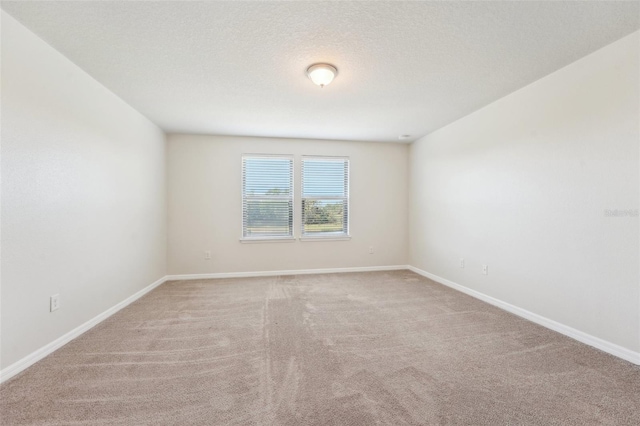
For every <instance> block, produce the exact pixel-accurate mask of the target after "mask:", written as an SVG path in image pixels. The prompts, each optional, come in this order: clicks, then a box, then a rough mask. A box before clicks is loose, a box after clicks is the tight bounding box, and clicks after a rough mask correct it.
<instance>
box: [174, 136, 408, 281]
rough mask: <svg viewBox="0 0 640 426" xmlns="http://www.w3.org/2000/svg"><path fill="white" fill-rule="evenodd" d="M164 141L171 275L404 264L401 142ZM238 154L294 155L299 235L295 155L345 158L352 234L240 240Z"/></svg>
mask: <svg viewBox="0 0 640 426" xmlns="http://www.w3.org/2000/svg"><path fill="white" fill-rule="evenodd" d="M168 144H169V147H168V154H167V155H168V179H169V185H168V186H169V273H170V274H197V273H218V272H247V271H273V270H291V269H316V268H340V267H359V266H386V265H406V263H407V258H408V253H407V252H408V237H407V230H408V225H407V203H408V199H407V193H408V189H407V186H408V182H407V178H408V172H407V166H408V153H409V149H408V146H407V145H402V144H387V143H370V142H369V143H366V142H335V141H316V140H300V139H273V138H253V137H230V136H195V135H169V136H168ZM244 153H254V154H255V153H260V154H293V155H294V156H295V162H294V167H295V169H294V182H295V184H294V185H295V199H296V200H297V202H296V209H295V232H296V234H297V236H299V230H300V226H299V224H300V206H299V204H300V196H299V195H300V157H301V155H334V156H343V155H344V156H349V157H350V159H351V163H350V178H351V180H350V184H351V199H350V208H349V212H350V215H351V217H350V232H351V236H352V239H351V240H350V241H322V242H316V241H314V242H308V241H305V242H302V241H299V240H296V241H295V242H292V243H288V242H287V243H285V242H271V243H253V244H242V243H240V241H239V238H240V236H241V226H242V222H241V219H242V207H241V172H242V167H241V156H242V154H244ZM369 246H374V247H375V253H374V254H369V253H368V248H369ZM204 250H211V252H212V260H210V261H207V260H205V259H204V256H203V252H204Z"/></svg>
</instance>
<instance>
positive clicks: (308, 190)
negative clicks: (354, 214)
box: [302, 157, 349, 236]
mask: <svg viewBox="0 0 640 426" xmlns="http://www.w3.org/2000/svg"><path fill="white" fill-rule="evenodd" d="M348 212H349V160H348V159H346V158H335V157H303V158H302V235H303V236H304V235H312V236H313V235H315V236H322V235H326V236H332V235H348V224H349V221H348Z"/></svg>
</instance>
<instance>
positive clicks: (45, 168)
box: [1, 12, 166, 368]
mask: <svg viewBox="0 0 640 426" xmlns="http://www.w3.org/2000/svg"><path fill="white" fill-rule="evenodd" d="M1 19H2V148H1V154H2V160H1V161H2V163H1V165H2V236H1V237H2V241H1V243H2V263H1V266H2V268H1V271H2V276H1V278H2V291H1V299H2V305H1V306H2V330H1V331H2V340H1V346H2V348H1V358H2V359H1V366H2V367H3V368H4V367H6V366H8V365H10V364H12V363H14V362H15V361H17V360H19V359H21V358H22V357H24V356H26V355H28V354H29V353H31V352H32V351H34V350H36V349H38V348H40V347H42V346H44V345H46V344H48V343H50V342H51V341H53V340H55V339H56V338H58V337H60V336H62V335H63V334H65V333H66V332H68V331H70V330H72V329H73V328H75V327H77V326H79V325H80V324H82V323H84V322H85V321H87V320H89V319H91V318H93V317H95V316H96V315H98V314H100V313H102V312H103V311H105V310H106V309H108V308H110V307H112V306H114V305H115V304H117V303H118V302H120V301H122V300H124V299H125V298H127V297H128V296H131V295H132V294H134V293H135V292H136V291H138V290H140V289H142V288H144V287H145V286H148V285H149V284H151V283H152V282H154V281H156V280H157V279H159V278H161V277H163V276H164V275H165V274H166V191H165V189H166V188H165V140H164V139H165V138H164V133H163V132H162V131H161V130H160V129H159V128H158V127H156V126H155V125H154V124H152V123H151V122H150V121H148V120H147V119H146V118H145V117H143V116H141V115H140V114H139V113H138V112H136V111H135V110H133V109H132V108H131V107H129V106H128V105H127V104H125V103H124V102H123V101H122V100H120V99H119V98H117V97H116V96H115V95H114V94H112V93H111V92H109V91H108V90H107V89H106V88H105V87H103V86H102V85H100V84H99V83H98V82H96V81H95V80H93V79H92V78H91V77H90V76H89V75H87V74H86V73H85V72H84V71H82V70H81V69H80V68H78V67H77V66H76V65H74V64H73V63H71V62H70V61H69V60H67V59H66V58H65V57H63V56H62V55H61V54H60V53H58V52H57V51H55V50H54V49H52V48H51V47H50V46H49V45H47V44H46V43H45V42H43V41H42V40H41V39H39V38H37V37H36V36H35V35H34V34H33V33H31V32H30V31H29V30H27V29H26V28H25V27H23V26H22V25H21V24H19V23H18V22H17V21H16V20H14V19H13V18H12V17H11V16H9V15H7V14H6V13H5V12H2V15H1ZM56 293H59V294H60V297H61V308H60V309H59V310H58V311H56V312H53V313H50V312H49V296H50V295H52V294H56Z"/></svg>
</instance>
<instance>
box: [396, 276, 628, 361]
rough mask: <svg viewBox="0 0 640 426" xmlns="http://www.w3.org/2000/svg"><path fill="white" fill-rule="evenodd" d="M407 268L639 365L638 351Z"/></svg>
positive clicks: (437, 277)
mask: <svg viewBox="0 0 640 426" xmlns="http://www.w3.org/2000/svg"><path fill="white" fill-rule="evenodd" d="M408 269H409V270H411V271H413V272H415V273H416V274H419V275H422V276H423V277H426V278H429V279H431V280H433V281H435V282H437V283H440V284H443V285H446V286H447V287H451V288H453V289H454V290H458V291H460V292H462V293H465V294H468V295H469V296H472V297H475V298H476V299H479V300H482V301H483V302H486V303H489V304H491V305H493V306H497V307H498V308H500V309H504V310H505V311H507V312H511V313H512V314H515V315H518V316H519V317H522V318H524V319H527V320H529V321H531V322H535V323H536V324H539V325H541V326H543V327H546V328H549V329H551V330H553V331H557V332H558V333H560V334H564V335H565V336H568V337H571V338H572V339H575V340H577V341H579V342H582V343H584V344H586V345H589V346H593V347H594V348H597V349H600V350H601V351H604V352H607V353H609V354H611V355H614V356H617V357H618V358H622V359H624V360H625V361H629V362H632V363H634V364H637V365H640V352H635V351H632V350H631V349H627V348H625V347H622V346H620V345H616V344H615V343H611V342H608V341H606V340H603V339H600V338H599V337H595V336H592V335H590V334H587V333H585V332H583V331H580V330H576V329H575V328H572V327H569V326H567V325H564V324H561V323H559V322H556V321H554V320H551V319H549V318H545V317H543V316H541V315H538V314H534V313H533V312H529V311H527V310H526V309H522V308H519V307H517V306H514V305H511V304H509V303H507V302H503V301H502V300H499V299H496V298H494V297H491V296H487V295H486V294H484V293H480V292H479V291H476V290H472V289H470V288H468V287H465V286H462V285H460V284H457V283H454V282H453V281H449V280H447V279H445V278H442V277H439V276H437V275H434V274H432V273H429V272H426V271H423V270H421V269H418V268H416V267H414V266H409V267H408Z"/></svg>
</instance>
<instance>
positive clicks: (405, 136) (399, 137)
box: [398, 135, 411, 140]
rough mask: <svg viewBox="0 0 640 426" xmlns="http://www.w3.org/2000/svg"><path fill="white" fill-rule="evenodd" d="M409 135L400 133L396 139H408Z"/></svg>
mask: <svg viewBox="0 0 640 426" xmlns="http://www.w3.org/2000/svg"><path fill="white" fill-rule="evenodd" d="M410 137H411V135H400V136H398V139H400V140H404V139H409V138H410Z"/></svg>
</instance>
